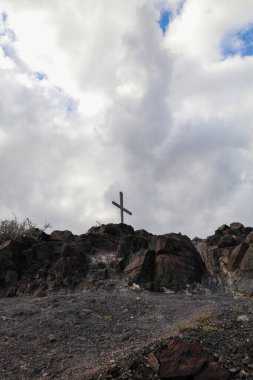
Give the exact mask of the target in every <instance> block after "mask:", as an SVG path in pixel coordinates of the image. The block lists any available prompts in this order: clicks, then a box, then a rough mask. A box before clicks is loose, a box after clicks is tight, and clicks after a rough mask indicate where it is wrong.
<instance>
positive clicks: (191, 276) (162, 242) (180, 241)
mask: <svg viewBox="0 0 253 380" xmlns="http://www.w3.org/2000/svg"><path fill="white" fill-rule="evenodd" d="M152 240H153V244H154V249H155V251H156V254H157V256H156V263H155V272H154V280H153V281H154V282H156V283H159V284H160V285H161V286H164V287H167V288H170V289H172V290H178V289H180V288H182V287H184V286H185V285H186V284H188V283H193V282H194V281H199V280H200V278H201V276H202V275H203V273H204V272H205V265H204V263H203V260H202V259H201V257H200V255H199V253H198V252H197V250H196V248H195V247H194V245H193V244H192V243H191V241H190V239H189V238H188V237H186V236H183V235H181V234H168V235H164V236H157V237H153V239H152Z"/></svg>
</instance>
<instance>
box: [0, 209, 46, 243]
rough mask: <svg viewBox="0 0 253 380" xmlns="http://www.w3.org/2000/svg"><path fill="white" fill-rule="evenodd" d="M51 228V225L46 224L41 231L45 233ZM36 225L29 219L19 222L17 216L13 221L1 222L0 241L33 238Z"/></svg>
mask: <svg viewBox="0 0 253 380" xmlns="http://www.w3.org/2000/svg"><path fill="white" fill-rule="evenodd" d="M49 227H51V226H50V224H49V223H45V225H44V227H43V228H42V229H41V230H42V231H45V230H46V229H47V228H49ZM36 228H37V227H36V225H35V224H34V223H33V222H32V221H31V220H30V219H29V218H25V219H24V220H23V221H21V222H20V221H18V219H17V217H16V215H14V217H13V219H5V220H1V221H0V240H2V241H3V240H10V239H17V238H18V237H20V236H32V235H33V232H34V230H35V229H36Z"/></svg>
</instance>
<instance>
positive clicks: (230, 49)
mask: <svg viewBox="0 0 253 380" xmlns="http://www.w3.org/2000/svg"><path fill="white" fill-rule="evenodd" d="M221 49H222V54H223V57H225V58H226V57H231V56H234V55H240V56H241V57H247V56H252V55H253V24H251V25H249V26H248V27H247V28H245V29H242V30H239V31H237V32H236V33H234V34H231V35H229V36H227V37H226V38H225V39H224V40H223V42H222V44H221Z"/></svg>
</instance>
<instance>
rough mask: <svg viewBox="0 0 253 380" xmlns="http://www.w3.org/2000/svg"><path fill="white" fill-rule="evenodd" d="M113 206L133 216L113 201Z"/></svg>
mask: <svg viewBox="0 0 253 380" xmlns="http://www.w3.org/2000/svg"><path fill="white" fill-rule="evenodd" d="M112 204H113V205H114V206H117V207H118V208H120V209H121V210H122V211H124V212H126V213H127V214H129V215H132V213H131V211H128V210H127V209H126V208H124V207H121V206H120V205H119V204H118V203H116V202H114V201H112Z"/></svg>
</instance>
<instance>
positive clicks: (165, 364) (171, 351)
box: [158, 341, 207, 379]
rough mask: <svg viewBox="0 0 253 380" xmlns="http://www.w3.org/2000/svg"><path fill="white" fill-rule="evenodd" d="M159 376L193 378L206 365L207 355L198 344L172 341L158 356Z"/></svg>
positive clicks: (165, 377)
mask: <svg viewBox="0 0 253 380" xmlns="http://www.w3.org/2000/svg"><path fill="white" fill-rule="evenodd" d="M158 360H159V362H160V369H159V376H160V377H161V378H162V379H176V378H186V377H188V376H189V377H190V376H191V377H192V376H195V375H196V374H197V373H199V372H200V370H201V369H202V368H203V366H204V365H205V364H206V363H207V355H206V353H205V352H204V350H203V348H202V346H201V344H200V343H198V342H192V343H191V342H177V341H172V342H171V343H170V344H169V345H168V347H167V348H165V349H164V350H162V351H161V352H160V353H159V355H158Z"/></svg>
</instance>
